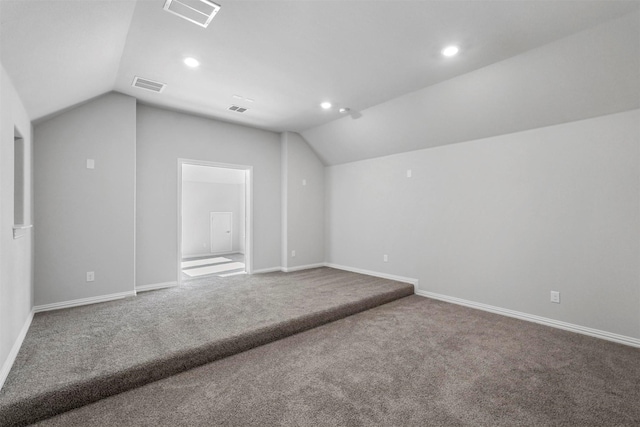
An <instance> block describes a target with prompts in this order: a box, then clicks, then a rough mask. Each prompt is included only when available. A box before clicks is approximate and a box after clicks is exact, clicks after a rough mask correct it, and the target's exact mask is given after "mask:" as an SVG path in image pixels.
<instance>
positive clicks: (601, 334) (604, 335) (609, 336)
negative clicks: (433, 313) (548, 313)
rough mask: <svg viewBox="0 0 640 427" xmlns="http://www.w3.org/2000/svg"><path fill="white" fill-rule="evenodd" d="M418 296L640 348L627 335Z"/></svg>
mask: <svg viewBox="0 0 640 427" xmlns="http://www.w3.org/2000/svg"><path fill="white" fill-rule="evenodd" d="M416 295H420V296H423V297H427V298H433V299H437V300H440V301H444V302H450V303H452V304H458V305H463V306H465V307H470V308H475V309H478V310H482V311H488V312H490V313H495V314H501V315H503V316H508V317H513V318H516V319H520V320H526V321H528V322H534V323H538V324H541V325H545V326H551V327H552V328H557V329H564V330H565V331H570V332H575V333H578V334H582V335H588V336H590V337H595V338H600V339H604V340H607V341H613V342H616V343H618V344H625V345H628V346H631V347H638V348H640V339H637V338H633V337H627V336H625V335H618V334H614V333H611V332H607V331H601V330H599V329H592V328H587V327H585V326H580V325H575V324H573V323H567V322H561V321H559V320H554V319H549V318H547V317H541V316H536V315H533V314H527V313H523V312H520V311H515V310H509V309H506V308H501V307H496V306H492V305H487V304H482V303H479V302H474V301H469V300H465V299H462V298H456V297H450V296H447V295H442V294H437V293H434V292H427V291H420V290H416Z"/></svg>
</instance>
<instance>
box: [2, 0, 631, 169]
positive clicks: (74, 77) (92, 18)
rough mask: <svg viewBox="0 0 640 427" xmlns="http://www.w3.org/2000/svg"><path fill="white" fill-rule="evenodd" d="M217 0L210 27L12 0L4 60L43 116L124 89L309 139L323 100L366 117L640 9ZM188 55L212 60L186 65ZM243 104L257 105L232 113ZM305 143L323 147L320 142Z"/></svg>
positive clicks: (147, 3) (77, 5)
mask: <svg viewBox="0 0 640 427" xmlns="http://www.w3.org/2000/svg"><path fill="white" fill-rule="evenodd" d="M217 3H219V4H220V5H221V10H220V11H219V13H218V14H217V15H216V16H215V18H214V19H213V21H212V22H211V24H210V25H209V27H208V28H201V27H199V26H196V25H194V24H192V23H190V22H188V21H186V20H184V19H181V18H179V17H177V16H175V15H172V14H170V13H167V12H166V11H164V10H163V5H164V0H137V1H136V0H83V1H78V0H56V1H48V0H0V22H1V26H0V31H1V32H0V37H1V39H0V54H1V56H0V59H1V61H2V65H3V66H4V68H5V69H6V71H7V73H8V74H9V76H10V77H11V79H12V81H13V83H14V85H15V86H16V89H17V90H18V92H19V93H20V95H21V97H22V100H23V102H24V104H25V106H26V108H27V111H28V113H29V114H30V116H31V118H32V119H33V120H42V119H43V118H46V117H48V116H51V115H53V114H55V113H57V112H59V111H62V110H64V109H67V108H70V107H72V106H75V105H78V104H80V103H82V102H85V101H87V100H89V99H92V98H94V97H96V96H99V95H101V94H104V93H106V92H109V91H118V92H121V93H124V94H128V95H131V96H134V97H136V98H137V99H138V100H139V101H140V102H144V103H148V104H152V105H158V106H162V107H166V108H171V109H176V110H180V111H185V112H189V113H193V114H198V115H203V116H206V117H212V118H216V119H220V120H225V121H230V122H236V123H240V124H244V125H248V126H254V127H259V128H262V129H267V130H272V131H278V132H279V131H287V130H290V131H298V132H304V131H308V130H312V129H313V128H317V127H319V126H322V125H325V124H327V123H330V122H332V121H335V120H338V119H340V118H341V117H342V116H341V114H340V113H339V112H338V111H337V108H334V109H331V110H328V111H327V110H322V109H321V108H320V107H319V104H320V103H321V102H322V101H326V100H328V101H331V102H333V103H334V105H335V106H336V107H349V108H350V109H351V112H352V116H357V115H358V114H360V112H362V111H365V110H367V109H370V108H373V107H375V106H377V105H380V104H384V103H385V102H387V101H389V100H392V99H395V98H398V97H402V96H403V95H406V94H409V93H411V92H414V91H418V90H422V89H424V88H428V87H431V86H433V85H436V84H439V83H443V82H446V81H448V80H451V79H453V78H456V77H458V76H462V75H465V74H467V73H470V72H472V71H474V70H480V69H482V68H483V67H487V66H488V65H490V64H495V63H498V62H500V61H503V60H505V59H507V58H511V57H514V56H517V55H520V54H522V53H523V52H527V51H530V50H532V49H535V48H538V47H540V46H543V45H546V44H548V43H551V42H553V41H556V40H559V39H562V38H565V37H567V36H569V35H571V34H574V33H577V32H580V31H583V30H585V29H588V28H592V27H595V26H597V25H599V24H601V23H604V22H607V21H610V20H612V19H615V18H619V17H621V16H624V15H627V14H629V13H634V11H637V10H638V7H639V5H640V3H639V2H638V1H391V0H389V1H351V0H346V1H329V0H314V1H269V0H262V1H237V0H218V1H217ZM448 44H456V45H458V46H460V54H459V55H458V56H456V57H453V58H445V57H443V56H442V55H441V54H440V51H441V49H442V48H443V47H444V46H445V45H448ZM185 57H194V58H197V59H198V60H199V61H200V64H201V65H200V66H199V67H198V68H195V69H191V68H188V67H186V66H185V65H184V63H183V59H184V58H185ZM135 76H140V77H143V78H147V79H151V80H155V81H158V82H162V83H165V84H166V85H167V86H166V89H165V90H164V91H163V92H162V93H153V92H148V91H144V90H142V89H139V88H134V87H132V86H131V83H132V81H133V79H134V77H135ZM238 97H240V98H238ZM247 98H249V99H251V100H253V102H249V101H247ZM233 104H237V105H241V106H243V107H246V108H248V110H247V111H246V112H245V113H237V112H233V111H230V110H228V108H229V106H231V105H233ZM303 134H304V133H303ZM316 134H317V133H316ZM307 136H308V138H310V139H312V138H313V136H314V133H313V132H307ZM318 144H319V143H317V144H316V145H318ZM354 158H357V156H356V157H354ZM325 160H326V159H325ZM339 161H340V159H338V160H336V162H339Z"/></svg>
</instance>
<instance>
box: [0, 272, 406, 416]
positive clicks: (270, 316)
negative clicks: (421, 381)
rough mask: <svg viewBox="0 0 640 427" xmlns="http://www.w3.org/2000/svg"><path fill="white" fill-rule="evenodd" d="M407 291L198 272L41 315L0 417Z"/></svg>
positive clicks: (359, 278) (96, 391) (73, 404)
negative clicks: (172, 283) (164, 286)
mask: <svg viewBox="0 0 640 427" xmlns="http://www.w3.org/2000/svg"><path fill="white" fill-rule="evenodd" d="M411 294H413V286H412V285H407V284H405V283H399V282H394V281H390V280H385V279H379V278H375V277H370V276H364V275H359V274H355V273H348V272H344V271H339V270H334V269H330V268H319V269H313V270H305V271H300V272H294V273H287V274H284V273H269V274H261V275H254V276H247V275H242V276H232V277H228V278H226V279H220V278H206V279H204V278H203V279H197V280H192V281H190V282H188V283H187V284H185V285H184V286H182V287H180V288H174V289H169V290H162V291H155V292H147V293H142V294H140V295H139V296H138V297H136V298H130V299H126V300H120V301H114V302H109V303H103V304H96V305H92V306H85V307H77V308H73V309H67V310H59V311H52V312H46V313H39V314H36V316H35V317H34V319H33V322H32V325H31V328H30V330H29V332H28V334H27V337H26V339H25V342H24V344H23V346H22V348H21V350H20V353H19V354H18V357H17V359H16V362H15V364H14V366H13V369H12V370H11V372H10V374H9V377H8V378H7V381H6V383H5V386H4V387H3V389H2V392H0V424H2V425H14V424H15V425H20V424H26V423H28V422H33V421H35V420H38V419H43V418H46V417H48V416H52V415H55V414H58V413H61V412H63V411H66V410H70V409H73V408H77V407H79V406H82V405H85V404H87V403H90V402H94V401H96V400H99V399H102V398H105V397H108V396H111V395H114V394H116V393H120V392H123V391H126V390H129V389H131V388H134V387H139V386H141V385H144V384H147V383H149V382H151V381H155V380H158V379H161V378H166V377H168V376H170V375H175V374H177V373H179V372H183V371H185V370H188V369H191V368H194V367H196V366H200V365H203V364H205V363H209V362H211V361H214V360H217V359H220V358H223V357H226V356H229V355H232V354H235V353H238V352H241V351H245V350H247V349H250V348H253V347H256V346H258V345H262V344H265V343H268V342H271V341H274V340H277V339H280V338H283V337H286V336H289V335H292V334H295V333H297V332H300V331H304V330H307V329H310V328H313V327H316V326H318V325H322V324H324V323H327V322H330V321H333V320H336V319H340V318H343V317H345V316H348V315H351V314H354V313H357V312H360V311H362V310H366V309H369V308H372V307H375V306H377V305H380V304H384V303H387V302H389V301H393V300H395V299H398V298H401V297H404V296H407V295H411Z"/></svg>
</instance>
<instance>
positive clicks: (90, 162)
mask: <svg viewBox="0 0 640 427" xmlns="http://www.w3.org/2000/svg"><path fill="white" fill-rule="evenodd" d="M95 168H96V161H95V160H94V159H87V169H95Z"/></svg>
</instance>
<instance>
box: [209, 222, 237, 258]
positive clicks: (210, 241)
mask: <svg viewBox="0 0 640 427" xmlns="http://www.w3.org/2000/svg"><path fill="white" fill-rule="evenodd" d="M219 214H227V215H228V216H229V224H230V225H229V228H230V230H229V234H231V235H230V236H229V237H230V238H231V241H230V242H229V244H230V245H231V247H230V248H229V250H228V251H223V252H214V251H213V227H211V223H212V222H213V216H214V215H219ZM209 251H210V252H211V254H212V255H216V254H228V253H230V252H233V212H209Z"/></svg>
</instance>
